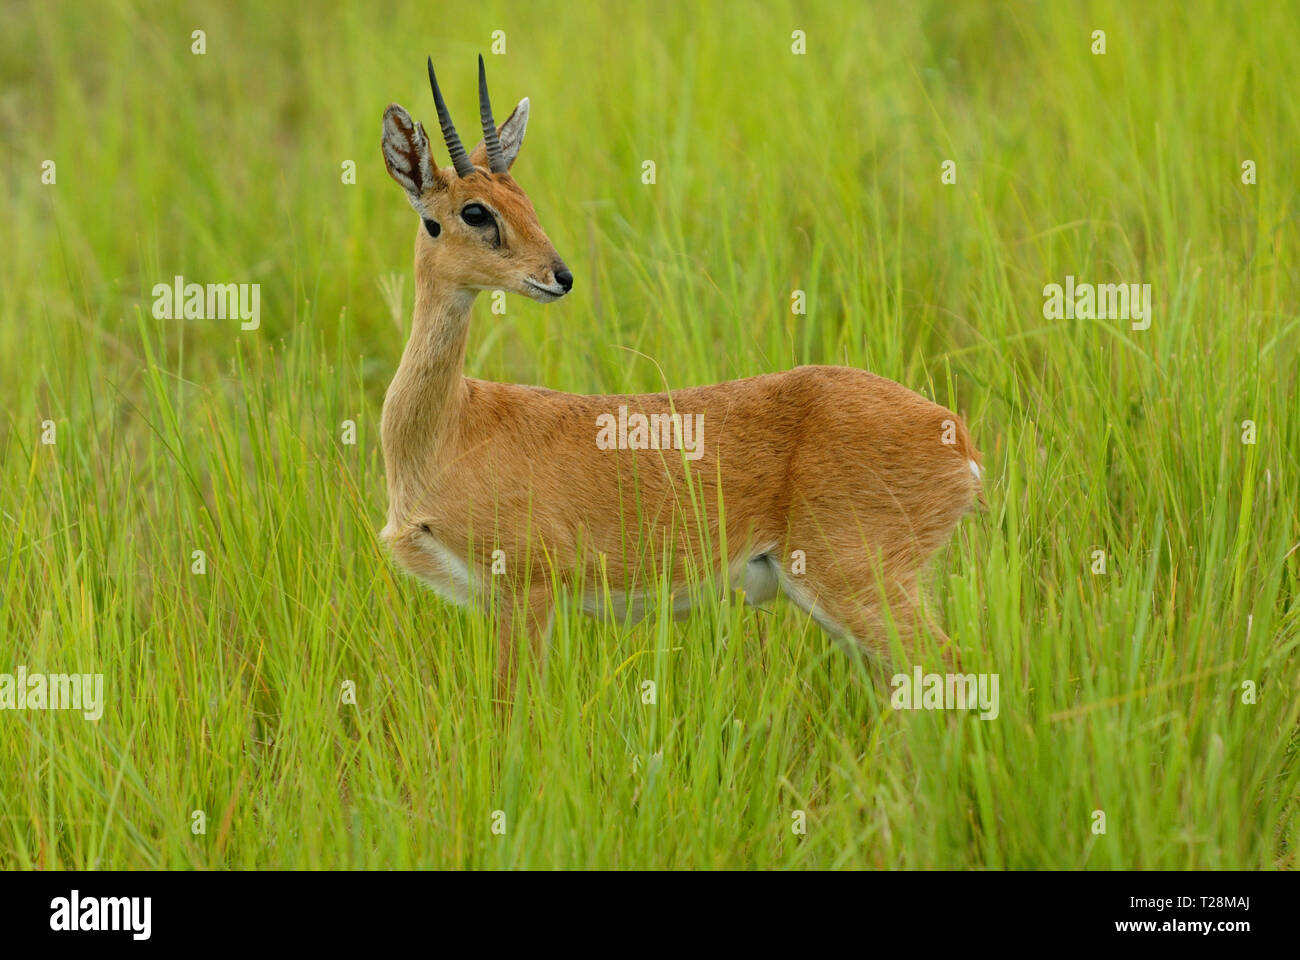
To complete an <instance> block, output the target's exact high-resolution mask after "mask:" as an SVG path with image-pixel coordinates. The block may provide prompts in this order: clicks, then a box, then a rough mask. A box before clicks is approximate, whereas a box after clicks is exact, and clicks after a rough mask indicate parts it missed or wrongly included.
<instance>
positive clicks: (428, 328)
mask: <svg viewBox="0 0 1300 960" xmlns="http://www.w3.org/2000/svg"><path fill="white" fill-rule="evenodd" d="M428 69H429V83H430V86H431V87H432V88H433V99H434V105H435V107H436V108H437V113H438V121H439V125H440V127H441V130H442V137H443V141H444V143H445V144H446V148H447V152H448V153H449V155H450V158H451V167H449V168H443V167H439V166H438V165H437V164H436V163H435V162H434V159H433V155H432V152H431V150H430V146H429V140H428V138H427V137H426V136H425V132H424V128H423V126H422V125H421V124H419V123H417V122H414V121H413V120H412V119H411V117H410V115H409V114H408V113H407V112H406V110H404V109H403V108H402V107H400V106H398V105H397V104H390V105H389V106H388V108H387V109H386V110H385V111H384V124H383V154H384V162H385V164H386V166H387V168H388V172H389V174H390V175H391V176H392V178H393V179H394V180H396V181H397V183H398V184H400V185H401V187H402V189H403V190H405V191H406V197H407V200H408V201H409V202H410V204H411V206H412V207H413V208H414V209H415V212H416V215H417V217H418V218H419V224H418V228H417V231H416V236H415V310H414V317H413V322H412V327H411V335H410V340H409V341H408V342H407V344H406V349H405V351H404V352H403V354H402V358H401V362H400V364H399V365H398V368H397V373H396V375H395V376H394V378H393V382H392V384H391V386H390V387H389V388H388V393H387V395H386V397H385V399H384V408H383V422H382V428H381V434H382V441H383V452H384V464H385V469H386V471H387V482H388V495H389V505H388V522H387V525H386V526H385V527H384V529H383V531H382V537H383V539H384V540H386V541H387V543H388V545H389V547H390V549H391V550H392V553H393V555H394V556H395V558H396V559H397V561H398V562H399V563H400V564H401V565H402V566H403V567H405V568H406V569H407V570H408V571H410V572H411V573H413V574H415V575H416V576H417V577H419V578H420V579H422V580H424V581H426V582H427V583H428V584H430V585H431V586H433V587H434V588H436V589H437V590H438V591H439V592H440V593H442V594H443V595H444V596H445V597H447V598H449V599H451V600H453V601H456V602H459V603H466V602H467V601H469V600H470V599H471V597H472V596H477V597H479V598H482V599H487V598H494V602H495V603H496V604H497V605H498V606H497V608H496V609H497V620H498V630H499V647H498V671H497V673H498V683H499V686H500V690H501V692H502V694H503V695H508V694H509V693H510V691H511V690H512V689H513V674H514V673H515V659H516V650H515V645H516V642H517V635H520V634H522V635H525V636H527V637H529V638H531V640H532V641H533V642H534V644H535V645H536V646H537V648H538V650H539V652H540V646H541V642H542V640H543V638H544V635H545V633H546V631H547V629H548V624H549V621H550V619H551V615H552V609H553V603H554V589H555V587H556V586H557V585H559V586H560V587H562V588H568V589H572V590H576V591H578V592H579V593H580V594H581V601H582V604H583V607H584V609H586V610H587V611H588V612H591V613H594V614H601V613H612V614H613V615H616V616H622V615H627V614H629V613H632V614H636V613H637V612H639V611H641V610H643V609H644V608H645V606H646V604H647V602H649V603H653V602H654V600H653V596H654V594H655V590H656V589H657V587H658V585H659V584H660V583H661V582H662V581H663V580H664V579H666V580H667V581H668V583H669V585H670V590H671V595H672V598H673V603H674V613H676V614H682V613H684V612H685V609H684V608H685V607H687V606H688V605H689V601H688V599H687V597H688V589H687V588H688V585H689V584H690V583H691V582H692V580H695V581H696V582H700V581H699V578H701V577H703V576H706V575H716V576H721V575H722V574H724V573H725V574H726V577H725V579H722V580H721V582H724V583H725V582H729V583H730V584H731V585H732V586H734V587H737V588H739V589H741V590H743V592H744V595H745V599H746V600H747V601H748V602H749V603H762V602H764V601H766V600H769V599H771V598H773V597H774V596H775V595H776V594H777V593H784V594H785V595H786V596H787V597H788V598H789V599H791V600H792V601H794V603H795V604H797V605H798V606H799V607H801V608H802V609H803V610H805V611H807V612H808V613H809V614H811V616H812V617H813V618H815V619H816V621H817V622H818V623H819V624H821V626H822V627H823V628H825V629H826V630H827V631H828V632H830V633H831V634H833V635H837V636H839V637H843V638H846V639H849V640H851V641H855V642H857V643H859V644H861V645H862V646H864V647H865V648H867V649H868V650H869V651H871V652H874V653H877V654H887V653H888V647H889V640H888V630H887V621H886V610H887V611H888V614H887V615H888V617H889V618H890V619H892V621H893V623H894V624H895V628H896V629H897V630H898V633H899V636H900V638H901V639H902V641H903V642H904V644H905V645H907V646H908V648H909V649H910V647H911V645H912V644H913V642H914V639H915V637H916V634H917V631H918V629H919V627H920V623H921V620H922V616H921V612H920V608H919V602H920V584H919V582H918V578H919V574H920V571H921V570H922V569H923V567H924V565H925V563H926V561H927V560H928V559H929V558H930V557H931V556H932V555H933V554H934V553H935V551H936V550H937V549H938V548H939V547H940V546H941V545H942V544H943V543H944V542H945V541H946V540H947V538H948V537H949V535H950V534H951V532H952V530H953V528H954V526H955V525H956V523H957V521H958V520H959V519H960V518H961V516H962V515H963V514H964V513H965V512H966V511H967V510H968V509H970V508H971V507H972V506H973V504H974V502H975V501H976V500H977V499H978V498H980V497H981V496H982V494H981V485H980V473H981V466H980V465H981V457H980V454H979V452H978V451H977V450H976V448H975V445H974V444H973V442H972V441H971V438H970V435H969V433H968V432H967V430H966V427H965V425H964V424H963V422H962V420H961V418H960V417H958V416H957V415H956V414H955V413H953V412H952V411H950V410H947V409H945V408H943V407H941V406H939V405H938V404H935V403H932V402H931V401H929V400H927V399H925V398H924V397H922V396H920V395H918V394H916V393H913V392H912V391H911V390H908V389H906V388H905V387H902V386H900V385H899V384H897V383H894V382H893V381H891V380H887V379H885V378H883V377H879V376H876V375H874V374H871V373H868V372H866V371H863V370H857V369H852V368H848V367H838V366H802V367H797V368H795V369H793V370H789V371H786V372H784V373H769V374H763V375H761V376H754V377H749V378H746V379H743V380H732V381H729V382H726V383H719V384H714V385H711V386H697V387H689V388H685V389H674V390H666V391H665V392H662V393H653V394H637V395H627V396H582V395H576V394H571V393H562V392H559V391H556V390H547V389H543V388H540V387H531V386H519V385H515V384H509V383H492V382H489V381H486V380H476V379H473V378H469V377H466V376H465V375H464V365H465V345H466V340H467V338H468V336H469V320H470V311H471V308H472V307H473V305H474V300H475V298H476V297H477V296H478V294H479V292H480V291H483V290H506V291H510V292H513V293H518V294H522V295H523V296H526V297H531V298H532V299H533V300H536V301H539V302H541V303H550V302H552V301H555V300H559V299H560V298H562V297H564V296H566V295H567V294H568V293H569V292H570V290H572V288H573V283H574V281H573V275H572V274H571V273H570V271H569V268H568V267H567V266H566V265H565V263H564V261H563V260H562V259H560V256H559V254H557V253H556V251H555V247H554V246H552V244H551V241H550V240H549V239H548V238H547V236H546V232H545V231H544V230H543V229H542V226H541V224H540V223H539V222H538V219H537V213H536V212H535V211H534V209H533V205H532V203H531V202H529V199H528V196H527V195H526V194H525V193H524V191H523V188H522V187H520V185H519V183H518V182H517V181H516V180H515V179H514V177H513V176H512V174H511V172H510V171H511V170H512V169H513V166H514V163H515V160H516V159H517V157H518V156H519V148H520V146H521V145H522V143H523V139H524V130H525V128H526V127H527V125H528V110H529V104H528V100H527V98H525V99H523V100H520V101H519V105H518V106H516V107H515V109H514V110H513V111H512V112H511V114H510V116H509V117H507V118H506V120H505V122H504V123H502V124H501V125H500V126H497V124H496V123H495V121H494V120H493V117H492V108H491V105H490V103H489V100H488V90H487V79H486V76H485V73H484V68H483V58H482V57H479V74H478V79H479V116H480V120H481V122H482V128H483V139H482V141H481V142H480V143H479V144H478V145H477V146H476V147H475V148H474V149H473V150H471V151H468V152H467V151H466V150H465V147H464V146H463V145H462V144H461V141H460V138H459V136H458V135H457V133H456V128H455V126H454V125H453V123H452V120H451V115H450V113H449V112H448V110H447V105H446V103H445V102H444V101H443V96H442V92H441V91H440V90H439V88H438V82H437V79H436V77H435V76H434V70H433V62H432V59H430V61H429V65H428ZM620 408H624V409H622V410H621V409H620ZM629 411H630V413H629ZM615 415H617V416H619V417H620V418H622V419H620V421H619V423H620V427H621V426H622V424H623V423H624V422H627V421H633V420H635V427H634V429H635V431H637V434H638V435H634V436H632V437H631V441H632V442H628V443H621V442H620V443H614V444H610V443H598V442H597V439H598V432H599V429H598V427H599V424H600V423H602V422H605V423H606V424H608V423H609V422H610V419H611V418H612V417H614V416H615ZM687 418H692V419H691V420H690V422H691V423H698V424H700V426H701V427H702V429H701V430H699V431H697V435H696V436H695V437H693V438H692V439H693V441H694V442H695V444H696V446H695V448H694V449H692V450H690V451H689V452H688V451H686V450H684V449H681V447H682V444H681V442H680V441H681V440H682V437H683V434H684V430H683V426H684V423H683V422H684V421H685V420H686V419H687ZM645 424H650V425H651V429H649V430H647V429H645V427H644V425H645ZM660 441H664V442H660ZM724 518H725V520H724ZM933 629H934V633H935V636H936V637H937V638H938V640H939V641H940V644H941V647H942V649H943V650H944V651H947V650H948V647H949V644H948V641H947V638H946V637H944V636H943V634H942V632H941V631H938V630H937V628H933ZM945 656H950V654H948V653H946V652H945Z"/></svg>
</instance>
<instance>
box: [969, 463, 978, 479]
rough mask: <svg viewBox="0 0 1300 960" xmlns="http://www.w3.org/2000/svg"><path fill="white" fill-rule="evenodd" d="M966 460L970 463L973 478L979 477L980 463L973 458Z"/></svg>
mask: <svg viewBox="0 0 1300 960" xmlns="http://www.w3.org/2000/svg"><path fill="white" fill-rule="evenodd" d="M966 462H967V463H969V464H970V472H971V473H973V474H974V475H975V479H976V480H978V479H980V465H979V464H978V463H976V462H975V461H974V460H967V461H966Z"/></svg>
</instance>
